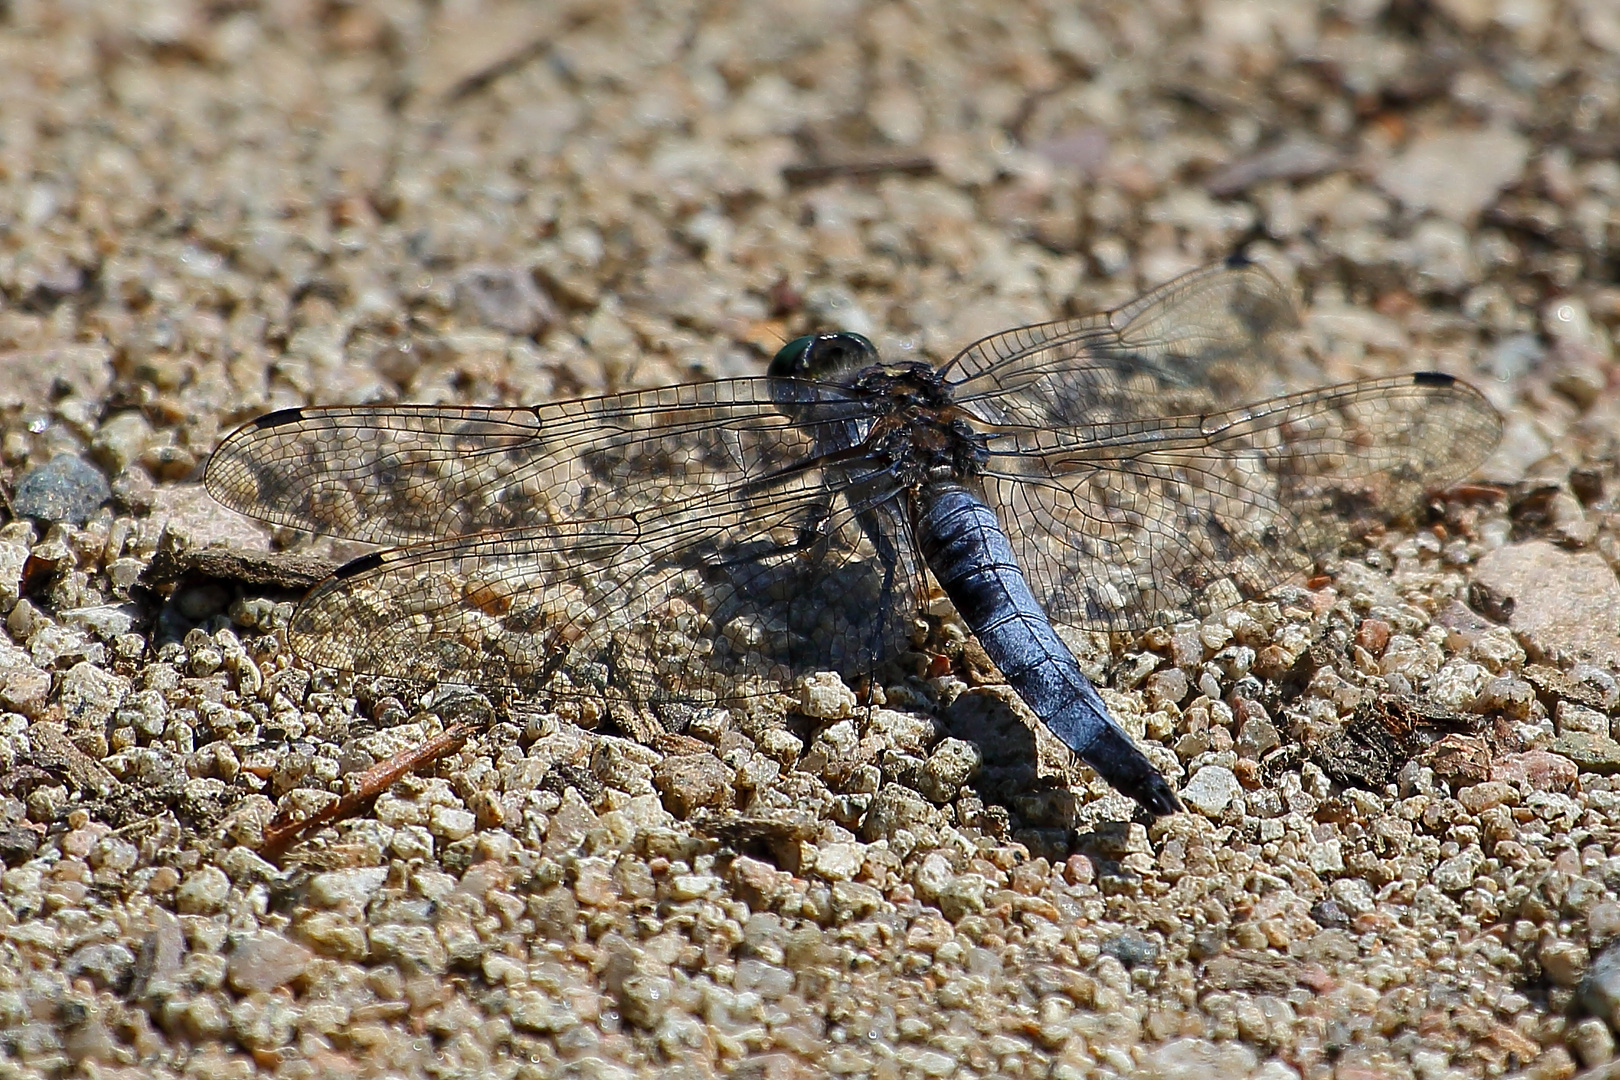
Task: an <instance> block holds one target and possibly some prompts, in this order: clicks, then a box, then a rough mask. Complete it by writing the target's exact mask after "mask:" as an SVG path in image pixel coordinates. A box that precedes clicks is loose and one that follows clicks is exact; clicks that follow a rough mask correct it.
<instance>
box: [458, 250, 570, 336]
mask: <svg viewBox="0 0 1620 1080" xmlns="http://www.w3.org/2000/svg"><path fill="white" fill-rule="evenodd" d="M456 305H457V307H458V308H459V310H460V313H461V314H462V315H463V316H464V317H466V318H468V319H471V320H472V321H473V322H476V323H478V324H479V325H481V326H487V327H489V328H490V329H492V330H500V331H502V332H503V333H507V334H519V335H524V336H533V335H535V334H538V333H540V332H541V331H542V330H544V329H545V328H546V327H548V326H550V325H551V324H552V323H553V322H555V321H556V320H557V307H556V305H555V304H553V303H552V302H551V297H549V296H547V295H546V294H545V293H543V292H541V291H540V289H539V287H538V286H536V285H535V283H534V277H533V275H532V274H530V273H529V270H528V268H527V267H523V266H469V267H467V268H466V269H465V270H463V271H461V273H460V275H459V276H458V277H457V279H456Z"/></svg>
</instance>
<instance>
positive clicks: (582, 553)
mask: <svg viewBox="0 0 1620 1080" xmlns="http://www.w3.org/2000/svg"><path fill="white" fill-rule="evenodd" d="M1296 326H1297V316H1296V314H1295V309H1294V307H1293V305H1292V303H1291V302H1290V300H1289V299H1288V296H1287V294H1286V292H1285V290H1284V289H1283V287H1282V286H1281V285H1280V284H1279V283H1278V281H1277V280H1276V278H1274V277H1273V276H1272V275H1271V274H1270V273H1268V272H1267V271H1266V270H1265V269H1263V268H1262V267H1261V266H1259V265H1258V264H1255V263H1253V262H1250V261H1248V260H1246V259H1243V258H1241V257H1234V258H1232V259H1228V260H1226V261H1225V262H1222V263H1218V264H1215V265H1212V266H1207V267H1205V268H1203V269H1200V270H1195V271H1192V272H1190V273H1188V274H1186V275H1184V276H1182V277H1180V278H1177V279H1175V280H1173V281H1171V282H1169V283H1167V284H1165V285H1162V286H1160V287H1159V288H1157V289H1154V290H1153V291H1151V292H1148V293H1147V294H1146V295H1144V296H1142V297H1140V298H1138V299H1136V300H1134V301H1132V302H1130V303H1127V304H1125V305H1123V306H1121V307H1118V308H1115V309H1112V310H1109V311H1104V312H1101V313H1097V314H1093V315H1088V316H1084V317H1080V318H1072V319H1061V320H1057V321H1053V322H1047V323H1042V324H1039V325H1033V326H1025V327H1020V328H1017V329H1012V330H1008V331H1005V332H1003V333H999V334H994V335H991V336H989V337H986V338H983V339H982V340H979V341H977V342H974V343H973V344H971V345H969V346H968V347H967V348H965V349H963V350H962V351H961V352H960V353H958V354H957V355H956V356H955V357H954V358H952V359H951V360H949V361H948V362H946V363H944V364H942V365H939V366H933V365H930V364H928V363H925V362H922V361H920V360H911V359H907V360H900V361H891V362H885V361H884V360H882V359H881V358H880V357H879V355H878V352H877V350H876V348H875V347H874V346H873V344H872V343H871V342H870V341H869V340H867V339H866V338H864V337H862V336H860V335H858V334H854V333H848V332H824V333H816V334H810V335H807V336H804V337H800V338H797V339H796V340H794V341H792V342H790V343H788V344H787V345H786V346H784V347H783V348H782V349H781V350H780V351H779V352H778V353H777V354H776V356H775V358H774V359H773V360H772V361H771V363H770V365H769V367H768V369H767V371H766V373H765V374H763V375H757V376H749V377H742V378H729V379H721V380H715V381H710V382H697V383H688V384H679V385H672V386H666V387H661V388H656V389H640V390H628V391H624V392H621V393H615V394H609V395H606V396H600V397H589V398H582V399H577V400H570V401H557V402H551V403H547V404H542V405H534V406H530V407H493V406H474V405H402V404H375V405H356V406H335V407H318V408H313V407H312V408H293V409H284V410H281V411H278V412H272V413H269V414H268V415H265V416H261V417H259V418H258V419H256V420H253V421H251V422H249V423H247V424H246V425H244V426H243V427H241V428H239V429H238V430H236V431H235V432H234V433H232V434H231V435H229V436H227V437H226V438H225V439H224V440H223V441H222V443H221V444H220V446H219V447H218V448H217V450H216V451H215V453H214V454H213V455H212V457H211V458H210V460H209V463H208V467H207V471H206V477H205V479H206V484H207V488H208V490H209V491H210V492H211V493H212V494H213V495H214V496H215V497H216V498H217V499H218V500H219V501H221V502H222V503H224V504H225V505H226V506H228V507H231V508H232V509H234V510H237V511H240V512H242V513H244V514H247V515H251V516H253V517H256V518H259V519H262V520H264V521H267V522H271V523H274V524H277V525H282V526H290V527H294V528H297V529H301V530H306V531H309V532H314V533H325V534H329V535H333V536H338V537H345V538H348V539H351V540H357V541H363V542H366V543H370V544H376V545H382V546H383V547H382V548H381V549H380V550H377V551H374V552H372V553H371V554H367V555H364V556H361V557H359V558H357V559H354V560H353V561H351V562H349V563H347V564H345V565H343V566H341V567H340V568H339V569H337V570H336V571H335V572H334V573H333V574H332V575H331V576H330V577H329V578H327V579H326V580H325V581H323V582H322V583H320V584H319V585H317V586H316V587H315V588H314V589H313V590H312V591H311V592H310V593H309V594H308V596H307V597H306V598H305V599H304V600H303V601H302V603H301V604H300V605H299V607H298V608H297V610H296V612H295V613H294V615H293V617H292V620H291V623H290V625H289V627H288V631H287V634H288V640H289V644H290V646H291V648H292V649H293V651H294V652H295V653H296V654H297V655H298V656H300V657H302V658H303V659H305V660H306V661H307V662H309V663H311V664H314V665H317V666H320V667H324V668H332V669H338V670H340V671H346V672H354V673H357V674H364V675H372V676H382V677H386V678H394V679H404V680H414V681H422V682H434V683H441V684H442V683H450V684H463V685H471V686H476V687H501V688H516V689H518V690H520V691H522V692H524V693H531V694H535V695H540V696H543V697H546V698H549V699H551V700H553V701H562V700H568V699H580V698H588V697H595V698H597V699H598V700H601V698H602V697H603V695H604V694H607V693H609V692H610V691H612V692H616V693H619V694H621V695H626V696H628V697H629V698H630V699H631V700H634V701H636V702H640V703H642V704H643V705H645V706H646V707H648V708H651V709H652V710H653V711H654V712H655V713H657V712H658V711H659V710H660V709H673V708H674V707H675V706H679V705H686V706H691V705H710V706H714V707H727V706H728V705H731V704H735V703H737V702H738V701H739V700H741V699H744V698H746V697H748V696H749V695H755V694H767V693H782V692H786V690H785V689H784V688H788V687H791V685H792V682H793V680H795V679H797V678H802V677H804V676H805V675H807V674H810V673H815V672H820V671H835V672H838V673H840V674H842V675H845V676H852V677H861V676H865V675H871V674H872V673H873V672H875V671H876V670H877V668H878V666H879V665H881V664H884V663H886V662H889V661H892V660H894V659H896V658H897V657H899V656H901V655H902V654H903V653H905V652H907V651H908V650H911V651H915V649H916V647H917V642H918V627H919V612H921V611H925V610H927V608H928V605H929V600H930V597H931V596H935V595H937V593H935V592H932V591H931V589H932V586H933V585H937V587H938V590H939V591H941V592H943V594H944V596H945V597H946V598H948V599H949V601H950V603H951V605H953V606H954V608H955V610H956V612H957V613H958V614H959V615H960V616H961V619H962V621H963V623H964V624H965V625H966V627H967V629H969V630H970V631H971V632H972V633H973V634H974V635H975V636H976V637H977V638H978V641H979V643H980V645H981V646H982V647H983V649H984V652H985V653H986V654H987V655H988V656H989V658H990V659H991V661H992V662H993V663H994V664H995V665H996V667H997V668H998V669H999V670H1000V672H1001V674H1002V675H1003V676H1004V677H1005V679H1006V681H1007V684H1008V685H1009V686H1010V687H1011V689H1012V690H1013V691H1014V692H1015V693H1016V694H1017V695H1018V696H1019V697H1020V698H1022V699H1023V701H1024V702H1025V703H1026V704H1027V705H1028V706H1029V708H1030V710H1031V711H1032V712H1033V713H1034V714H1035V716H1036V717H1038V718H1039V719H1040V720H1041V721H1042V722H1043V723H1044V724H1045V725H1046V726H1047V727H1048V728H1049V729H1050V730H1051V731H1052V732H1053V733H1054V734H1055V735H1057V737H1058V738H1059V739H1061V740H1062V742H1063V743H1064V744H1065V745H1066V746H1068V748H1069V749H1070V750H1071V751H1072V752H1073V753H1074V754H1075V755H1077V756H1078V757H1079V759H1080V760H1082V761H1084V762H1085V763H1086V764H1087V765H1089V766H1090V767H1091V768H1092V769H1094V770H1095V771H1096V772H1097V773H1099V774H1100V775H1101V776H1102V777H1103V778H1104V779H1105V780H1107V781H1108V782H1109V783H1110V784H1111V785H1112V786H1113V787H1114V788H1115V789H1117V790H1119V791H1121V792H1123V793H1125V794H1127V795H1129V796H1131V797H1132V798H1134V799H1135V800H1136V801H1137V803H1139V804H1140V806H1141V807H1142V808H1143V809H1144V810H1145V811H1146V812H1147V813H1149V814H1150V815H1155V816H1157V815H1164V814H1169V813H1172V812H1175V811H1177V810H1178V809H1179V808H1180V803H1179V801H1178V798H1177V796H1176V794H1175V792H1174V790H1173V789H1172V788H1171V786H1170V784H1169V782H1168V781H1167V780H1166V779H1165V777H1164V775H1163V774H1162V773H1161V771H1160V770H1159V769H1158V768H1157V767H1155V766H1154V765H1153V763H1152V762H1151V761H1150V760H1149V758H1148V756H1147V755H1146V754H1145V753H1144V752H1143V751H1142V749H1141V748H1139V747H1138V746H1137V745H1136V743H1135V742H1134V741H1133V739H1132V738H1131V736H1130V735H1129V734H1128V733H1127V732H1126V731H1125V730H1124V729H1123V728H1122V727H1121V726H1120V724H1119V723H1118V722H1117V721H1116V720H1115V719H1114V718H1113V717H1112V716H1111V715H1110V713H1109V711H1108V708H1107V706H1106V705H1105V703H1104V702H1103V700H1102V698H1101V696H1100V695H1099V694H1098V692H1097V690H1096V688H1095V687H1094V686H1093V685H1092V683H1091V682H1090V680H1088V679H1087V678H1086V676H1085V675H1084V674H1083V672H1082V669H1081V665H1080V664H1079V662H1078V661H1077V660H1076V658H1075V656H1074V654H1073V652H1072V651H1071V649H1070V647H1069V644H1068V643H1067V642H1066V641H1065V639H1064V636H1063V635H1062V634H1061V633H1060V632H1059V627H1066V628H1069V629H1070V630H1079V631H1103V632H1119V631H1137V630H1141V629H1144V628H1146V627H1147V626H1150V625H1152V624H1154V623H1155V622H1166V621H1173V620H1177V619H1186V618H1189V617H1197V616H1202V615H1207V614H1209V613H1211V612H1216V611H1219V610H1222V609H1224V608H1228V607H1230V606H1232V605H1234V604H1236V603H1238V602H1240V601H1242V600H1245V599H1249V598H1256V597H1260V596H1263V595H1265V594H1267V593H1268V592H1269V591H1271V590H1272V589H1274V588H1275V587H1277V586H1278V585H1280V584H1283V583H1286V582H1288V581H1290V580H1294V579H1297V578H1300V577H1301V576H1303V575H1304V574H1305V573H1307V572H1309V571H1310V570H1311V569H1312V568H1313V567H1315V566H1317V565H1318V564H1319V563H1321V562H1322V561H1323V560H1325V559H1328V558H1329V557H1331V556H1333V555H1334V554H1335V553H1337V552H1338V551H1339V550H1340V548H1341V547H1342V546H1343V545H1344V543H1345V542H1346V541H1347V540H1348V539H1350V538H1352V537H1354V536H1356V535H1359V534H1364V533H1365V532H1366V531H1367V530H1368V529H1370V528H1372V527H1373V526H1374V525H1375V524H1377V523H1379V522H1381V521H1386V520H1388V519H1390V518H1392V517H1395V516H1398V515H1399V514H1401V513H1402V512H1405V511H1409V510H1411V509H1412V508H1413V507H1414V506H1415V505H1416V504H1417V503H1418V502H1419V501H1420V500H1421V498H1422V496H1423V495H1424V493H1425V491H1426V490H1428V489H1430V488H1432V487H1434V486H1437V485H1441V484H1444V483H1447V482H1450V481H1453V480H1456V479H1460V478H1461V477H1463V476H1465V475H1466V474H1467V473H1469V472H1470V471H1472V470H1473V469H1474V468H1475V467H1476V466H1477V465H1479V464H1480V463H1481V462H1482V461H1483V460H1484V458H1485V457H1486V455H1487V454H1488V453H1489V452H1490V451H1491V449H1492V448H1493V447H1494V446H1495V445H1496V442H1497V440H1498V438H1499V437H1500V432H1501V419H1500V417H1499V415H1498V414H1497V412H1496V410H1495V409H1494V408H1492V406H1491V405H1490V404H1489V403H1488V402H1487V401H1486V399H1485V398H1484V397H1483V396H1482V395H1481V394H1480V393H1479V392H1478V391H1477V390H1475V389H1474V388H1473V387H1471V386H1469V385H1467V384H1466V383H1464V382H1461V381H1459V380H1457V379H1455V378H1453V377H1451V376H1449V375H1444V374H1439V373H1435V372H1418V373H1414V374H1407V375H1400V376H1393V377H1385V378H1371V379H1363V380H1361V381H1356V382H1349V383H1344V384H1341V385H1335V386H1329V387H1326V388H1318V389H1313V390H1308V391H1304V392H1294V393H1286V392H1283V393H1276V392H1275V391H1276V390H1277V389H1278V388H1280V387H1284V388H1285V386H1286V382H1287V375H1288V371H1287V368H1288V365H1287V362H1286V361H1285V359H1284V352H1285V351H1284V350H1283V349H1281V348H1280V347H1279V343H1280V341H1281V340H1282V339H1283V338H1284V337H1285V336H1286V332H1287V331H1289V330H1290V329H1292V328H1294V327H1296ZM1261 394H1269V395H1270V396H1266V397H1264V398H1263V400H1258V401H1255V400H1254V398H1255V397H1256V396H1257V395H1261ZM930 582H932V585H931V584H930Z"/></svg>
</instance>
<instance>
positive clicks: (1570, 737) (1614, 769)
mask: <svg viewBox="0 0 1620 1080" xmlns="http://www.w3.org/2000/svg"><path fill="white" fill-rule="evenodd" d="M1552 752H1553V753H1555V754H1562V755H1563V756H1565V757H1567V758H1569V759H1570V760H1571V761H1573V762H1574V763H1575V764H1576V765H1577V766H1579V767H1580V770H1581V772H1593V773H1601V774H1603V775H1605V776H1608V775H1611V774H1613V773H1620V742H1616V741H1615V740H1613V739H1608V738H1604V737H1603V736H1601V735H1592V734H1589V733H1587V732H1584V731H1571V732H1568V733H1567V734H1564V735H1560V736H1558V738H1556V739H1554V740H1553V744H1552Z"/></svg>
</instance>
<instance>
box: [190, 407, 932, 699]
mask: <svg viewBox="0 0 1620 1080" xmlns="http://www.w3.org/2000/svg"><path fill="white" fill-rule="evenodd" d="M790 414H791V415H790ZM866 424H867V419H866V409H865V408H864V407H863V406H862V405H861V404H860V403H859V402H857V401H855V400H852V399H851V398H850V397H848V396H847V395H846V394H844V393H843V392H842V391H841V390H840V389H838V388H837V387H832V386H828V385H825V384H820V383H808V382H795V381H792V380H782V379H765V378H760V379H740V380H731V381H727V382H716V383H705V384H693V385H683V386H675V387H669V388H665V389H661V390H655V391H639V392H631V393H625V394H619V395H614V396H610V397H604V398H594V399H587V400H580V401H567V402H558V403H554V404H548V405H542V406H538V407H535V408H531V409H501V408H457V407H421V406H417V407H412V406H377V407H364V408H326V409H299V410H288V411H285V412H281V413H273V414H271V415H269V416H267V417H263V418H261V419H259V420H258V421H255V422H253V423H250V424H248V425H246V426H244V427H243V428H241V429H239V430H238V431H237V432H235V433H233V434H232V435H231V436H229V437H228V438H227V439H226V440H225V441H224V442H223V443H222V444H221V446H220V447H219V449H218V450H217V451H216V452H215V454H214V456H213V458H212V459H211V460H210V462H209V466H208V471H207V484H208V488H209V490H210V491H211V492H212V493H213V494H214V495H215V496H216V497H218V498H219V499H220V500H221V501H222V502H224V503H225V504H226V505H228V506H231V507H233V508H235V509H237V510H240V511H242V512H243V513H247V514H250V515H253V516H256V517H259V518H263V519H266V520H269V521H273V522H276V523H279V524H284V525H291V526H296V527H300V528H305V529H310V530H313V531H318V532H323V533H329V534H335V535H340V536H346V537H351V538H354V539H358V540H363V541H367V542H371V543H379V544H403V545H406V546H404V547H402V548H399V549H397V550H393V551H385V552H380V553H378V554H375V555H370V556H366V557H365V558H362V559H359V560H356V561H355V562H353V563H350V564H349V565H348V566H346V567H344V568H342V569H341V570H340V571H338V573H336V574H335V575H333V577H331V578H329V579H328V580H327V581H326V582H324V583H323V584H321V585H320V586H318V587H317V588H316V589H315V590H314V591H313V592H312V593H311V594H310V595H309V596H308V597H307V598H306V600H305V601H304V604H303V605H302V606H301V607H300V608H299V611H298V613H297V615H296V616H295V618H294V624H293V626H292V629H291V634H290V636H291V640H292V643H293V646H294V648H295V650H296V651H297V652H298V653H299V654H300V655H302V656H304V657H305V658H306V659H308V660H310V661H311V662H313V663H316V664H319V665H322V666H326V667H332V668H338V669H341V670H350V671H356V672H363V673H367V674H376V675H387V676H394V677H400V678H411V679H434V680H438V681H441V682H468V683H473V684H478V685H510V686H517V687H520V688H525V689H529V690H541V689H549V690H551V691H553V692H567V691H568V690H569V689H570V688H574V689H580V690H584V689H588V688H591V687H593V686H594V687H595V688H598V689H599V688H600V687H601V686H602V685H605V684H606V683H608V682H611V683H613V684H615V685H618V686H620V687H621V688H630V687H635V688H636V690H637V693H638V694H640V695H641V696H642V697H643V698H644V699H646V700H653V699H656V698H668V697H670V696H672V695H674V696H681V697H688V696H690V695H691V694H692V693H696V692H698V691H702V692H703V693H707V694H711V695H721V694H725V693H734V692H740V690H739V687H740V686H741V685H743V684H747V683H748V682H749V680H750V679H752V680H753V681H754V683H761V680H765V679H768V678H774V679H776V680H778V681H779V680H781V679H784V678H787V677H790V676H791V675H793V674H797V673H802V672H805V671H814V670H820V669H832V670H838V671H842V672H845V673H846V674H858V673H861V672H864V671H867V670H869V669H870V668H871V666H872V665H873V664H875V663H878V662H880V661H881V660H883V659H884V658H886V657H888V656H890V655H892V654H893V653H894V652H895V651H896V650H897V649H899V648H901V647H902V646H903V644H904V642H905V639H906V637H907V633H908V630H909V625H910V619H911V616H912V613H913V612H914V610H915V608H916V605H917V602H918V597H919V595H920V586H919V584H918V580H919V571H918V568H917V566H916V564H915V562H914V560H913V557H912V555H911V551H910V546H909V543H907V542H906V539H907V538H906V537H905V536H904V535H903V531H902V530H901V528H900V526H899V522H900V518H899V516H898V514H897V511H896V506H897V505H898V504H897V502H896V500H895V492H894V490H893V488H892V485H889V484H888V483H887V481H886V479H885V477H884V475H883V474H882V473H881V471H879V472H871V473H870V474H868V473H866V472H862V466H861V464H860V463H859V462H858V461H856V462H851V463H841V462H842V459H844V458H847V457H849V455H848V454H847V451H848V450H849V449H850V448H851V447H852V446H855V445H858V443H859V440H860V439H861V438H862V437H863V436H864V431H865V430H866Z"/></svg>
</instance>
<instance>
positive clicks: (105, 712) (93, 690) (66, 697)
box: [58, 660, 129, 727]
mask: <svg viewBox="0 0 1620 1080" xmlns="http://www.w3.org/2000/svg"><path fill="white" fill-rule="evenodd" d="M127 693H129V680H128V679H126V678H124V677H123V676H122V675H114V674H112V673H111V672H109V671H106V670H104V669H102V668H99V667H97V666H95V665H94V664H92V663H90V662H89V661H88V660H84V661H80V662H79V663H77V664H74V665H73V666H72V667H71V668H69V669H68V672H67V674H66V675H64V676H62V688H61V692H60V694H59V697H58V700H60V702H61V704H62V711H63V712H64V713H65V714H66V718H67V720H68V722H69V723H70V725H72V726H73V727H98V726H100V725H102V724H105V723H106V722H107V719H108V718H109V717H110V716H112V714H113V713H114V712H116V711H117V709H118V706H119V704H120V703H121V702H122V701H123V700H124V695H125V694H127Z"/></svg>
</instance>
